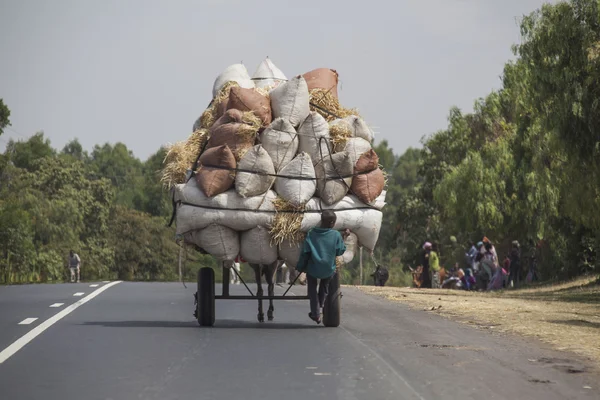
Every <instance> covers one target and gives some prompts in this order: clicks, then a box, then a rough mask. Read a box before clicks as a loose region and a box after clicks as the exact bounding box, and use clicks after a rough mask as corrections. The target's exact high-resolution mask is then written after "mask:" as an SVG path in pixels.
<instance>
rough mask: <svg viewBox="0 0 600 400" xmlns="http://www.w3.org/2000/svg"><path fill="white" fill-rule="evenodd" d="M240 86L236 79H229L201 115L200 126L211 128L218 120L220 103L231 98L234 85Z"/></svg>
mask: <svg viewBox="0 0 600 400" xmlns="http://www.w3.org/2000/svg"><path fill="white" fill-rule="evenodd" d="M236 86H240V85H239V84H238V83H237V82H235V81H229V82H227V83H225V84H224V85H223V87H222V88H221V90H219V93H217V95H216V96H215V98H214V99H213V101H212V103H210V106H209V107H208V108H207V109H206V110H205V111H204V112H203V113H202V115H201V116H200V127H201V128H203V129H209V128H210V127H211V126H213V124H214V123H215V121H216V120H217V109H218V108H219V105H220V104H221V103H222V102H223V101H226V100H229V90H230V89H231V88H232V87H236Z"/></svg>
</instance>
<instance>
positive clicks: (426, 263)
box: [421, 242, 431, 289]
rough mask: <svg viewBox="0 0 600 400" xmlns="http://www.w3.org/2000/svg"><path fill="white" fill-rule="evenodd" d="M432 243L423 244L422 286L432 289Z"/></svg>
mask: <svg viewBox="0 0 600 400" xmlns="http://www.w3.org/2000/svg"><path fill="white" fill-rule="evenodd" d="M430 253H431V243H430V242H425V244H424V245H423V272H421V287H422V288H428V289H431V275H430V274H431V272H430V268H429V267H430V259H429V255H430Z"/></svg>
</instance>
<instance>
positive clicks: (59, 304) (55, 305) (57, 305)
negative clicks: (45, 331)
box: [50, 303, 65, 308]
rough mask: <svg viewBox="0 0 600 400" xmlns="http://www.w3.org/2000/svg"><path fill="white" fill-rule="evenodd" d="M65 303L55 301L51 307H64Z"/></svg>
mask: <svg viewBox="0 0 600 400" xmlns="http://www.w3.org/2000/svg"><path fill="white" fill-rule="evenodd" d="M64 305H65V303H54V304H50V307H51V308H58V307H62V306H64Z"/></svg>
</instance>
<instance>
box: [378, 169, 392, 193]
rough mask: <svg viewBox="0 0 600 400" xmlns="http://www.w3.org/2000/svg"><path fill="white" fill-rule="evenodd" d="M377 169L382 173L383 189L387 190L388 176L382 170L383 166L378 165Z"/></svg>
mask: <svg viewBox="0 0 600 400" xmlns="http://www.w3.org/2000/svg"><path fill="white" fill-rule="evenodd" d="M378 167H379V169H380V170H381V172H382V173H383V187H384V188H387V187H388V183H389V181H390V174H389V173H388V172H387V171H386V170H385V169H384V168H383V165H381V164H379V165H378Z"/></svg>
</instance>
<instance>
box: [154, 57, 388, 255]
mask: <svg viewBox="0 0 600 400" xmlns="http://www.w3.org/2000/svg"><path fill="white" fill-rule="evenodd" d="M337 84H338V74H337V72H336V71H334V70H330V69H325V68H321V69H317V70H314V71H311V72H309V73H306V74H304V75H298V76H294V77H293V78H290V79H287V78H286V77H285V75H284V74H283V73H282V72H281V71H280V70H279V69H278V68H277V67H276V66H275V65H274V64H273V63H272V62H271V60H270V59H268V58H267V59H266V60H265V61H263V62H262V63H261V64H260V66H259V67H258V69H257V70H256V72H255V74H254V76H253V77H252V78H251V77H250V76H249V74H248V71H247V70H246V68H245V67H244V65H242V64H235V65H232V66H230V67H228V68H227V69H225V71H223V72H222V73H221V75H219V76H218V77H217V79H216V80H215V82H214V86H213V100H212V102H211V103H210V105H209V107H208V108H207V109H206V110H205V111H204V112H203V114H202V115H201V116H200V118H198V120H197V121H196V122H195V124H194V127H193V133H192V135H191V136H190V137H189V138H188V139H187V140H186V141H183V142H179V143H176V144H174V145H172V146H171V147H170V149H169V151H168V154H167V156H166V158H165V169H164V170H163V182H164V183H165V184H166V185H167V186H169V187H170V188H171V189H172V190H173V200H174V207H176V209H175V210H174V211H176V214H175V215H176V224H177V234H178V235H180V236H181V237H183V239H184V241H185V243H188V244H191V245H195V246H198V247H200V248H201V249H203V250H204V251H206V252H207V253H209V254H211V255H213V256H214V257H215V258H217V259H218V260H221V261H225V260H234V259H236V258H237V257H238V256H241V257H242V258H243V259H245V260H246V261H247V262H250V263H260V264H270V263H273V262H275V261H276V260H277V259H281V260H284V261H285V262H286V264H287V265H288V266H290V267H295V266H296V262H297V260H298V256H299V253H300V249H301V245H302V241H303V239H304V235H305V233H306V232H307V231H308V230H309V229H311V228H313V227H317V226H319V224H320V219H321V216H320V211H321V210H323V209H333V210H335V211H336V215H337V223H336V226H335V229H338V230H345V229H349V230H350V231H351V232H352V234H350V235H349V236H348V237H347V239H346V245H347V251H346V254H344V255H343V256H342V257H339V258H338V264H339V265H341V264H344V263H348V262H350V261H351V260H352V259H353V258H354V254H355V253H356V250H357V246H362V247H364V248H366V249H367V250H369V251H373V249H374V248H375V245H376V243H377V239H378V236H379V230H380V228H381V221H382V212H381V209H382V208H383V206H384V205H385V190H384V187H385V175H384V172H383V171H382V169H381V168H380V166H379V159H378V157H377V154H376V153H375V151H374V150H373V149H372V148H371V143H372V142H373V131H372V130H371V129H370V128H369V126H367V124H366V123H365V121H364V120H363V119H362V118H361V117H360V116H359V115H358V113H357V112H356V111H355V110H349V109H345V108H343V107H342V106H341V105H340V103H339V101H338V98H337Z"/></svg>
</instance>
